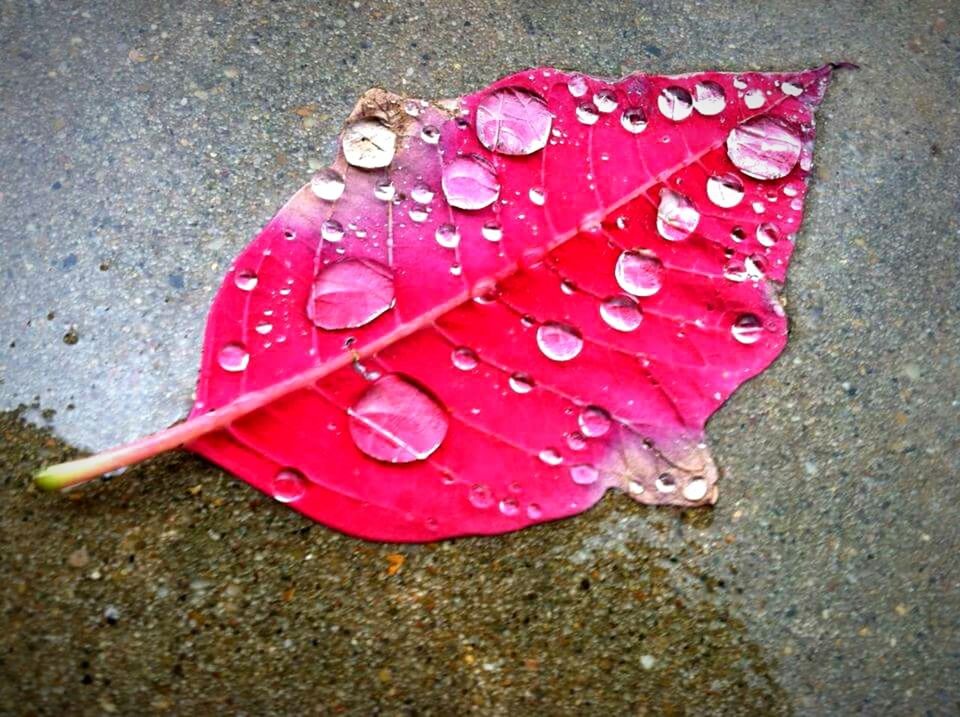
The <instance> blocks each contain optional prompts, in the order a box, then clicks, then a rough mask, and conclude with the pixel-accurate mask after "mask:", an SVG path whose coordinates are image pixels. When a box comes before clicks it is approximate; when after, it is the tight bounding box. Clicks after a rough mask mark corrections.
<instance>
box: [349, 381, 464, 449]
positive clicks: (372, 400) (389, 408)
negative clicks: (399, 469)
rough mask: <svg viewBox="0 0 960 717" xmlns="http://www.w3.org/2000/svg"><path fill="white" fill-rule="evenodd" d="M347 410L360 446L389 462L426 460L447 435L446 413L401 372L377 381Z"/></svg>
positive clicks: (350, 424) (353, 435)
mask: <svg viewBox="0 0 960 717" xmlns="http://www.w3.org/2000/svg"><path fill="white" fill-rule="evenodd" d="M347 413H348V415H349V417H350V421H349V429H350V436H351V437H352V438H353V442H354V443H355V444H356V446H357V448H359V449H360V450H361V451H363V452H364V453H366V454H367V455H368V456H370V457H371V458H376V459H377V460H380V461H384V462H386V463H411V462H413V461H422V460H424V459H426V458H427V457H429V456H430V454H432V453H433V452H434V451H436V450H437V448H439V447H440V444H441V443H442V442H443V439H444V437H445V436H446V435H447V425H448V420H447V414H446V412H445V411H444V410H443V409H442V408H441V407H440V405H439V404H438V403H437V402H436V401H435V400H434V399H433V398H432V397H430V396H429V395H427V393H426V392H425V391H423V390H422V389H420V388H419V387H417V386H415V385H414V384H413V383H411V382H410V381H409V380H407V379H406V378H404V377H402V376H400V375H398V374H387V375H385V376H383V377H381V378H379V379H378V380H377V381H375V382H374V383H373V385H372V386H370V387H369V388H368V389H367V390H366V391H365V392H364V394H363V396H361V397H360V400H358V401H357V402H356V403H355V404H354V405H353V407H352V408H350V409H349V410H348V411H347Z"/></svg>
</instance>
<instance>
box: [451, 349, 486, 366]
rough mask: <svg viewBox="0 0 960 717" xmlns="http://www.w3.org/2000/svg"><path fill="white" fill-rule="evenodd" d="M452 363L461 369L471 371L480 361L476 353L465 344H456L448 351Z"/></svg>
mask: <svg viewBox="0 0 960 717" xmlns="http://www.w3.org/2000/svg"><path fill="white" fill-rule="evenodd" d="M450 359H451V360H452V361H453V365H454V366H456V367H457V368H458V369H460V370H461V371H472V370H473V369H475V368H476V367H477V365H478V364H479V363H480V359H479V357H478V356H477V353H476V352H475V351H474V350H473V349H471V348H468V347H467V346H458V347H457V348H455V349H454V350H453V351H452V352H451V353H450Z"/></svg>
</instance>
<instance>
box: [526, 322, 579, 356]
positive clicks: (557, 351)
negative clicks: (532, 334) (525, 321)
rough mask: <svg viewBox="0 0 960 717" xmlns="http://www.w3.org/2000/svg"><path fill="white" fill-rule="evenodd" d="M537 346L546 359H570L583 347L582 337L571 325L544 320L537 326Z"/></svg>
mask: <svg viewBox="0 0 960 717" xmlns="http://www.w3.org/2000/svg"><path fill="white" fill-rule="evenodd" d="M537 346H539V347H540V351H542V352H543V355H544V356H546V357H547V358H548V359H551V360H553V361H570V360H571V359H573V358H576V357H577V355H578V354H579V353H580V351H581V350H582V349H583V338H582V337H581V336H580V332H579V331H577V330H576V329H575V328H573V327H572V326H569V325H567V324H561V323H560V322H559V321H546V322H544V323H542V324H540V326H539V327H537Z"/></svg>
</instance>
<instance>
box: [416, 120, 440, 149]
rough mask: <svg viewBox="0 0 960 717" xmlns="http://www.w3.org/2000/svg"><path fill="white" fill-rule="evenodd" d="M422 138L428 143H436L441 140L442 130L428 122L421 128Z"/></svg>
mask: <svg viewBox="0 0 960 717" xmlns="http://www.w3.org/2000/svg"><path fill="white" fill-rule="evenodd" d="M420 139H422V140H423V141H424V142H426V143H427V144H436V143H437V142H439V141H440V130H439V129H437V128H436V127H434V126H433V125H432V124H428V125H426V126H425V127H424V128H423V129H422V130H420Z"/></svg>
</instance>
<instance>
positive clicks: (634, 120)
mask: <svg viewBox="0 0 960 717" xmlns="http://www.w3.org/2000/svg"><path fill="white" fill-rule="evenodd" d="M620 125H621V126H622V127H623V128H624V129H625V130H627V132H630V133H631V134H640V133H641V132H643V130H645V129H646V128H647V115H646V113H645V112H644V111H643V110H642V109H640V108H639V107H627V108H626V109H625V110H624V111H623V114H622V115H620Z"/></svg>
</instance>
